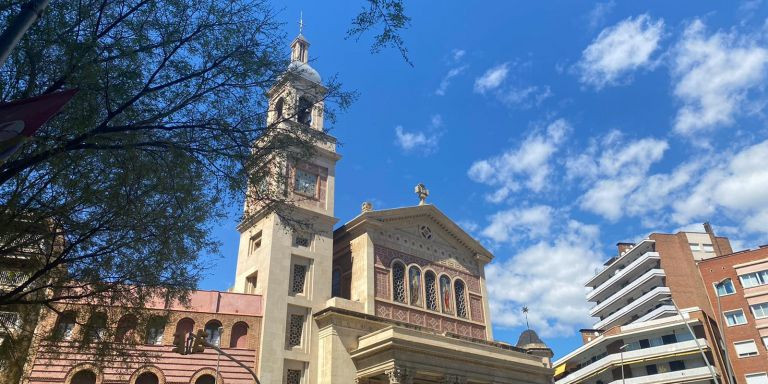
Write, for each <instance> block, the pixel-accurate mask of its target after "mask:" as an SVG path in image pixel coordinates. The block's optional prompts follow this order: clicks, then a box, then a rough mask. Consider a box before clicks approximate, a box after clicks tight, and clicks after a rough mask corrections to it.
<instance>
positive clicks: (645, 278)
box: [589, 269, 666, 317]
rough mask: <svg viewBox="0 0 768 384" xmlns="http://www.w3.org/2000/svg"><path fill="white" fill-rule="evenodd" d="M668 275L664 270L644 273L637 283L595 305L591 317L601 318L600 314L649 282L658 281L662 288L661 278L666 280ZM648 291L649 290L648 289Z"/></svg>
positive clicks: (628, 285) (657, 283)
mask: <svg viewBox="0 0 768 384" xmlns="http://www.w3.org/2000/svg"><path fill="white" fill-rule="evenodd" d="M665 276H666V274H665V273H664V270H663V269H651V270H649V271H648V272H646V273H644V274H643V275H642V276H640V277H639V278H637V279H636V280H635V281H633V282H631V283H629V284H627V286H626V287H624V288H622V289H620V290H619V291H617V292H616V293H614V294H613V295H611V296H610V297H608V298H607V299H605V300H604V301H603V302H601V303H600V304H597V305H595V306H594V307H592V309H591V310H590V311H589V315H590V316H595V317H597V316H600V312H602V311H604V310H605V309H606V308H608V307H610V306H611V305H613V304H614V303H616V302H618V301H619V300H621V299H623V298H624V297H626V296H627V295H629V294H630V293H632V291H634V290H636V289H637V288H639V287H641V286H643V285H644V284H646V283H647V282H649V281H652V280H653V279H657V281H656V285H657V286H661V285H662V284H661V278H664V277H665ZM646 290H647V288H646Z"/></svg>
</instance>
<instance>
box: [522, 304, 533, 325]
mask: <svg viewBox="0 0 768 384" xmlns="http://www.w3.org/2000/svg"><path fill="white" fill-rule="evenodd" d="M523 316H525V326H526V327H527V328H528V329H531V325H530V324H528V307H527V306H525V305H523Z"/></svg>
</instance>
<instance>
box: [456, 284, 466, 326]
mask: <svg viewBox="0 0 768 384" xmlns="http://www.w3.org/2000/svg"><path fill="white" fill-rule="evenodd" d="M453 290H454V293H455V295H456V314H457V315H459V317H463V318H465V319H466V318H467V302H466V299H465V298H464V291H465V289H464V282H463V281H461V280H456V281H454V282H453Z"/></svg>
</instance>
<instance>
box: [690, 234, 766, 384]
mask: <svg viewBox="0 0 768 384" xmlns="http://www.w3.org/2000/svg"><path fill="white" fill-rule="evenodd" d="M698 267H699V271H700V272H701V277H702V280H703V284H704V287H705V289H706V291H707V293H708V295H709V298H710V302H711V306H712V308H713V309H714V311H715V312H716V313H722V316H715V318H716V319H717V322H718V328H719V329H720V330H721V331H722V338H723V344H724V345H726V347H727V348H728V356H729V358H730V361H729V362H730V366H729V368H730V370H731V372H732V374H733V376H734V378H735V381H736V382H737V383H747V384H764V383H768V375H767V374H766V373H767V372H768V348H766V345H768V245H764V246H762V247H760V248H759V249H755V250H746V251H741V252H736V253H727V254H723V255H722V256H718V257H714V258H709V259H706V260H702V261H701V262H700V263H699V266H698Z"/></svg>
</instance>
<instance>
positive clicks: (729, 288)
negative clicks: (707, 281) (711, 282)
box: [715, 279, 736, 296]
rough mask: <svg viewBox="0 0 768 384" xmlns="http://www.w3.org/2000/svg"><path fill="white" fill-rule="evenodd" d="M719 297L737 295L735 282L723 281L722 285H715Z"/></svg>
mask: <svg viewBox="0 0 768 384" xmlns="http://www.w3.org/2000/svg"><path fill="white" fill-rule="evenodd" d="M715 287H716V289H717V295H718V296H727V295H732V294H734V293H736V289H734V288H733V281H731V279H726V280H723V282H722V283H720V284H717V285H715Z"/></svg>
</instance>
